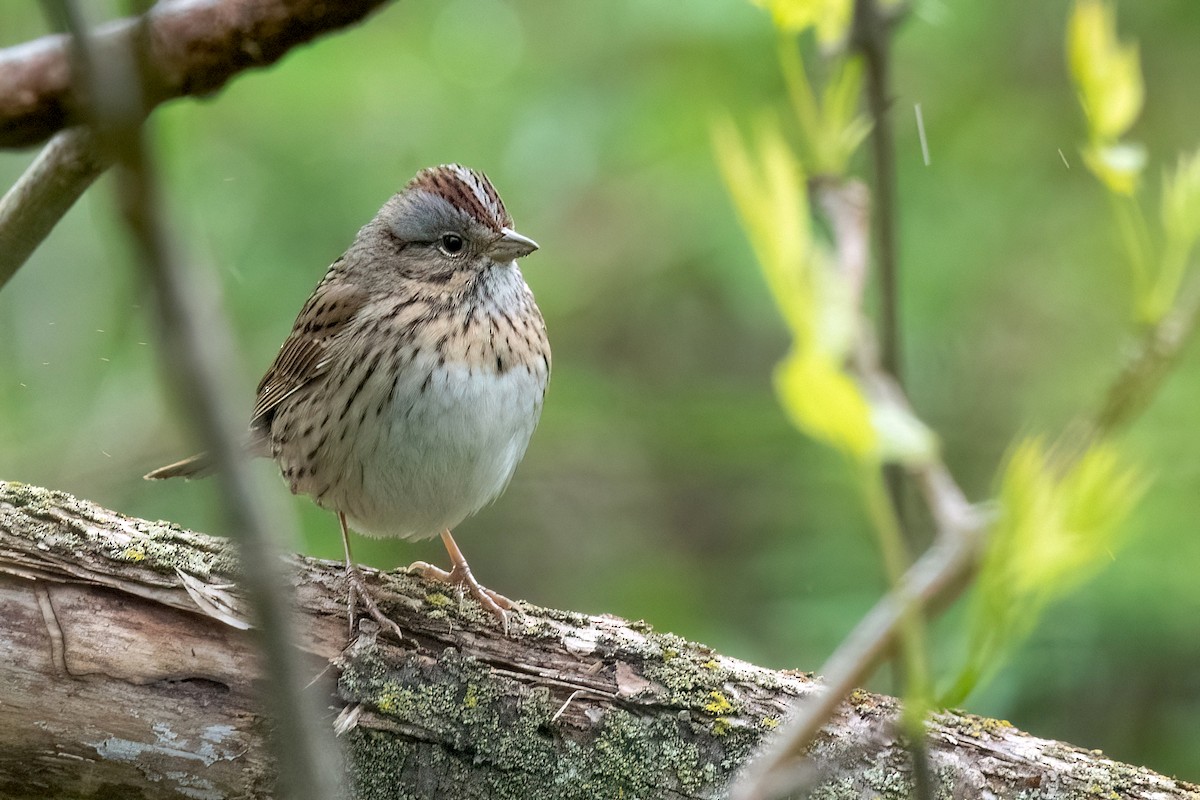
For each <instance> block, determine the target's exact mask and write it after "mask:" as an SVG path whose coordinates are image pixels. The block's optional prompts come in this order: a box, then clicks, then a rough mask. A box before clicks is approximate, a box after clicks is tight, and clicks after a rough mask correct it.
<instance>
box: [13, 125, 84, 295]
mask: <svg viewBox="0 0 1200 800" xmlns="http://www.w3.org/2000/svg"><path fill="white" fill-rule="evenodd" d="M107 166H108V164H107V162H106V161H105V160H104V159H103V158H101V157H100V155H99V154H98V153H97V152H96V146H95V140H94V138H93V137H92V134H91V132H90V131H89V130H88V129H87V128H84V127H79V128H70V129H68V130H65V131H62V132H61V133H59V134H58V135H56V136H55V137H54V138H53V139H51V140H50V142H49V143H48V144H47V145H46V146H45V147H44V148H42V152H41V153H39V154H38V157H37V158H36V159H34V161H33V163H32V164H30V165H29V169H27V170H25V173H24V174H23V175H22V176H21V178H20V179H19V180H18V181H17V182H16V183H14V184H13V186H12V188H11V189H9V190H8V191H7V192H6V193H5V194H4V197H3V199H0V289H3V288H4V285H5V284H6V283H8V279H9V278H11V277H12V276H13V275H14V274H16V271H17V270H18V269H20V268H21V265H22V264H24V263H25V261H26V260H27V259H28V258H29V256H30V255H32V254H33V251H34V250H36V249H37V247H38V245H40V244H41V243H42V241H43V240H44V239H45V238H46V236H48V235H49V233H50V230H51V229H52V228H53V227H54V226H55V224H56V223H57V222H58V221H59V220H60V219H61V218H62V216H63V215H64V214H66V213H67V209H69V208H70V207H71V206H72V205H74V203H75V201H76V200H78V199H79V196H80V195H82V194H83V192H84V190H86V189H87V188H88V187H89V186H91V185H92V181H94V180H96V178H97V177H98V176H99V175H100V173H101V172H103V171H104V169H105V168H106V167H107Z"/></svg>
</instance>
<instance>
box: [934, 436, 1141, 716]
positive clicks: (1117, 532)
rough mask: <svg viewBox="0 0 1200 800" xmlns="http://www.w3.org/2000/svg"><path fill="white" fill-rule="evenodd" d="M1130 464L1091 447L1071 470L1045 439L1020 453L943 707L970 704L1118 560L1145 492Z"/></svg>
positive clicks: (1011, 463)
mask: <svg viewBox="0 0 1200 800" xmlns="http://www.w3.org/2000/svg"><path fill="white" fill-rule="evenodd" d="M1124 461H1125V459H1123V458H1122V457H1121V454H1120V452H1119V451H1118V449H1117V448H1116V446H1115V445H1113V444H1111V443H1099V444H1095V445H1092V446H1091V447H1089V448H1088V449H1087V450H1086V451H1085V452H1084V453H1083V454H1082V455H1081V456H1079V457H1078V458H1077V459H1075V460H1072V461H1071V462H1070V463H1068V464H1064V463H1062V459H1058V458H1055V455H1054V453H1053V452H1048V451H1047V449H1046V446H1045V442H1044V441H1043V440H1041V439H1037V438H1034V439H1026V440H1024V441H1022V442H1021V443H1020V444H1018V445H1017V446H1016V448H1015V449H1014V450H1013V453H1012V455H1011V456H1010V457H1009V459H1008V462H1007V464H1006V465H1005V467H1004V469H1003V470H1002V472H1001V478H1000V486H999V490H998V497H997V500H998V506H999V508H998V518H997V520H996V523H995V524H994V525H993V526H992V528H991V531H990V533H989V539H988V547H987V554H986V556H985V557H984V560H983V563H982V565H981V567H980V570H979V575H978V577H977V579H976V583H975V586H974V594H973V598H972V605H971V613H970V620H969V634H968V637H967V641H968V652H967V657H966V662H965V665H964V667H963V669H962V671H961V672H960V674H959V676H958V678H957V680H956V681H955V683H954V686H953V688H952V689H951V690H950V691H949V692H948V693H947V695H946V696H945V697H944V698H943V703H945V704H947V705H956V704H958V703H961V702H962V701H963V699H964V698H965V697H966V696H967V695H968V694H969V693H970V692H971V691H972V690H973V689H975V688H976V686H977V685H978V683H979V682H980V681H981V680H982V679H983V678H985V677H987V676H988V675H990V674H993V673H995V672H996V670H997V669H998V667H999V665H1000V664H1002V663H1003V662H1004V661H1005V660H1006V659H1007V656H1008V655H1009V654H1010V653H1011V652H1012V651H1013V650H1014V649H1015V647H1016V646H1017V645H1018V644H1020V642H1021V641H1022V640H1023V639H1024V638H1025V637H1027V636H1028V635H1029V633H1030V631H1032V630H1033V628H1034V626H1035V625H1036V624H1037V622H1038V620H1039V618H1040V617H1041V615H1042V612H1043V611H1044V610H1045V608H1046V606H1047V605H1048V604H1049V603H1050V602H1052V601H1053V600H1055V599H1056V598H1058V597H1061V596H1062V595H1064V594H1066V593H1067V592H1068V591H1070V590H1071V589H1074V588H1075V587H1076V586H1078V585H1079V584H1080V583H1081V582H1082V581H1084V580H1085V579H1087V578H1088V577H1091V576H1092V575H1093V574H1095V573H1096V572H1097V571H1098V570H1099V569H1100V568H1101V566H1103V565H1104V564H1106V563H1108V562H1109V561H1111V560H1112V559H1113V554H1114V552H1115V550H1116V548H1117V546H1118V544H1119V543H1120V541H1121V539H1122V536H1123V533H1124V531H1125V522H1126V520H1127V518H1128V517H1129V514H1130V512H1131V511H1132V510H1133V508H1134V506H1135V505H1136V504H1137V502H1138V500H1139V499H1140V498H1141V496H1142V494H1143V492H1144V489H1145V482H1144V481H1143V479H1142V478H1141V477H1140V476H1139V474H1138V472H1137V470H1135V469H1133V468H1130V467H1128V466H1126V465H1125V463H1124Z"/></svg>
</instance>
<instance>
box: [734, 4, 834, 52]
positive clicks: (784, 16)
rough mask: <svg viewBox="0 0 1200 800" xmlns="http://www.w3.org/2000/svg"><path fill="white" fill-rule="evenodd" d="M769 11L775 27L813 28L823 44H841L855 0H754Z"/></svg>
mask: <svg viewBox="0 0 1200 800" xmlns="http://www.w3.org/2000/svg"><path fill="white" fill-rule="evenodd" d="M754 2H755V3H756V4H757V5H760V6H762V7H763V8H766V9H767V10H768V11H770V12H771V20H772V21H773V22H774V23H775V27H776V28H778V29H779V30H780V31H782V32H784V33H788V34H799V33H804V32H805V31H807V30H808V29H810V28H811V29H813V30H815V31H816V34H817V40H818V41H819V42H820V43H821V44H822V45H823V46H825V47H834V46H837V45H840V44H841V43H842V41H843V40H845V38H846V34H847V33H848V31H849V29H850V21H851V19H852V17H853V15H854V0H754Z"/></svg>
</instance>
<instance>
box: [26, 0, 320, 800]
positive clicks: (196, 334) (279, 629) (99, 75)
mask: <svg viewBox="0 0 1200 800" xmlns="http://www.w3.org/2000/svg"><path fill="white" fill-rule="evenodd" d="M47 4H48V6H49V7H50V8H51V10H52V11H53V12H54V13H55V14H57V15H58V17H59V18H60V21H61V22H63V23H65V26H66V27H67V28H68V30H69V31H70V32H71V34H72V42H73V43H74V56H75V69H76V76H77V83H78V85H79V87H80V95H81V96H82V97H87V98H88V99H89V101H90V103H91V104H92V108H93V109H94V118H95V120H96V123H95V124H96V130H97V132H98V140H99V142H100V145H101V147H102V148H103V149H104V150H105V151H106V152H107V153H108V154H109V155H111V156H112V157H113V160H114V162H115V163H116V165H117V182H118V185H117V189H118V201H119V204H120V207H121V212H122V216H123V217H124V220H125V223H126V226H127V227H128V229H129V232H130V234H131V236H132V238H133V240H134V244H135V247H136V250H137V254H138V257H139V260H140V261H141V262H142V267H143V269H144V272H145V275H146V277H147V279H148V280H149V281H150V283H151V285H152V287H153V289H154V294H155V296H156V298H157V300H158V309H159V313H160V316H161V319H160V323H161V325H160V329H161V332H162V337H163V344H164V347H163V350H164V355H165V357H166V361H167V363H168V364H169V365H170V366H171V367H172V371H173V377H174V378H175V380H176V383H177V386H178V387H179V389H180V394H181V395H182V396H183V397H185V398H186V399H187V400H188V406H189V410H190V411H191V414H192V418H193V420H194V422H195V424H196V428H197V431H198V433H199V434H200V435H201V439H202V440H203V443H204V445H205V448H206V449H207V450H208V452H209V453H210V454H211V455H212V456H213V458H214V460H215V461H216V463H217V465H218V470H217V475H218V479H219V485H220V489H221V496H222V500H223V503H224V509H223V510H224V511H225V514H226V517H227V518H228V522H229V528H230V532H231V533H232V534H233V536H234V538H235V540H236V541H237V543H238V544H239V547H240V555H241V563H242V564H243V569H242V573H241V584H242V585H243V586H244V587H245V590H246V596H247V598H248V599H249V601H250V606H251V610H252V616H253V619H254V621H255V623H256V625H257V632H258V634H259V637H260V642H261V645H262V648H263V651H264V655H265V658H266V663H267V673H268V674H269V675H270V680H268V681H265V682H264V695H265V697H264V699H265V705H266V709H267V712H268V714H269V715H270V716H271V718H272V719H273V721H274V723H275V735H274V736H273V737H272V743H273V749H274V755H275V758H276V763H277V766H278V775H279V787H278V788H279V796H281V797H286V798H295V799H296V800H329V799H330V798H336V797H339V796H341V795H342V789H341V787H340V785H339V784H340V782H339V780H338V779H339V777H340V776H341V775H342V774H343V772H342V768H341V763H340V760H339V758H338V755H337V754H338V750H337V747H336V745H335V744H334V740H333V737H332V735H331V734H330V733H329V731H328V730H327V729H323V728H322V726H321V725H320V724H319V719H320V717H319V715H318V709H317V708H316V705H315V697H313V696H312V695H305V693H304V691H303V687H304V676H303V674H302V672H301V668H300V664H299V661H298V659H297V658H296V650H295V648H294V646H293V642H294V637H293V635H292V628H293V622H292V610H291V608H292V603H291V601H290V592H289V591H288V586H287V580H286V577H285V575H284V570H283V561H282V559H281V557H280V548H278V547H276V546H275V544H274V542H273V540H272V537H273V534H272V532H273V531H274V532H278V531H280V530H281V527H282V526H281V525H280V521H279V520H277V519H273V518H272V515H271V514H270V512H269V509H268V507H267V506H266V504H265V503H264V502H263V501H262V500H261V499H259V495H257V494H256V492H255V488H256V481H255V479H254V476H253V474H252V472H251V471H250V468H249V464H248V463H247V462H246V460H245V459H244V458H242V457H241V445H240V441H241V439H242V437H243V436H244V431H243V429H242V428H241V426H240V425H238V424H236V423H235V422H233V420H235V419H238V418H239V417H240V416H241V415H240V414H239V413H238V404H237V403H236V402H235V401H234V399H233V397H232V394H233V393H232V392H231V391H230V388H229V381H228V379H227V377H226V375H227V374H228V371H229V368H230V365H231V364H233V363H234V359H233V358H232V357H231V353H232V352H233V349H232V347H229V346H228V342H227V341H226V340H225V336H224V334H223V332H224V331H226V330H227V329H228V326H227V324H226V323H225V321H224V320H223V319H221V318H220V315H219V314H217V313H214V312H215V309H216V306H217V303H216V301H215V298H216V293H215V292H214V291H212V288H211V287H209V286H206V285H202V283H201V281H200V280H199V279H198V277H199V276H198V275H196V274H195V273H194V272H189V271H188V270H187V269H186V268H185V266H184V262H183V259H182V257H181V255H180V252H179V249H178V247H177V246H176V243H175V242H174V241H173V239H172V237H171V236H170V235H169V234H168V232H167V229H166V225H165V222H164V219H163V216H162V213H161V211H160V208H161V204H162V198H161V195H160V192H159V189H158V186H157V181H156V179H155V174H154V170H153V167H152V164H151V159H150V155H149V153H148V151H147V147H146V142H145V138H144V132H143V127H142V122H143V115H144V113H145V110H146V109H145V106H144V103H143V100H142V92H141V83H140V81H139V78H138V76H139V71H138V69H137V68H136V67H135V64H136V63H137V61H138V58H139V55H140V53H139V52H136V51H134V50H111V49H110V50H105V51H103V58H99V57H98V56H99V53H98V52H97V51H96V50H95V49H94V48H95V43H94V42H92V41H90V40H89V37H88V33H87V30H86V26H85V25H84V24H83V22H82V21H81V19H80V17H79V15H78V12H77V10H76V9H75V8H74V5H73V2H72V0H52V1H51V0H48V2H47ZM139 41H142V40H141V38H140V37H138V36H134V37H131V38H130V39H129V42H131V43H137V42H139ZM205 312H207V313H205Z"/></svg>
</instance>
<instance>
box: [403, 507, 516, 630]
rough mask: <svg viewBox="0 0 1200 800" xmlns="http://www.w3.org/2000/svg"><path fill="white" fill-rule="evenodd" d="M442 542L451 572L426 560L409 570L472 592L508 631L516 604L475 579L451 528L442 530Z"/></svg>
mask: <svg viewBox="0 0 1200 800" xmlns="http://www.w3.org/2000/svg"><path fill="white" fill-rule="evenodd" d="M442 544H444V545H446V552H447V553H449V554H450V564H451V566H450V571H449V572H447V571H446V570H444V569H441V568H440V567H435V566H434V565H433V564H428V563H426V562H424V561H418V562H416V563H414V564H413V565H412V566H410V567H409V568H408V569H409V571H411V572H418V573H420V574H421V575H423V576H424V577H426V578H432V579H433V580H435V581H442V582H443V583H449V584H453V585H454V586H457V587H458V588H459V589H460V590H462V591H466V592H470V594H471V597H474V598H475V600H476V602H478V603H479V605H481V606H483V607H484V608H485V609H486V610H487V611H489V612H491V614H492V615H493V616H495V617H496V619H498V620H500V623H501V624H502V625H503V626H504V630H505V631H507V630H508V612H509V611H510V610H512V609H514V608H516V604H515V603H513V601H512V600H509V599H508V598H507V597H505V596H504V595H502V594H500V593H498V592H493V591H492V590H491V589H488V588H487V587H485V586H482V585H481V584H480V583H479V581H477V580H475V576H474V575H472V574H471V565H470V564H468V563H467V559H466V557H464V556H463V554H462V550H459V549H458V543H457V542H455V541H454V537H453V536H451V535H450V531H449V530H444V531H442Z"/></svg>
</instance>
